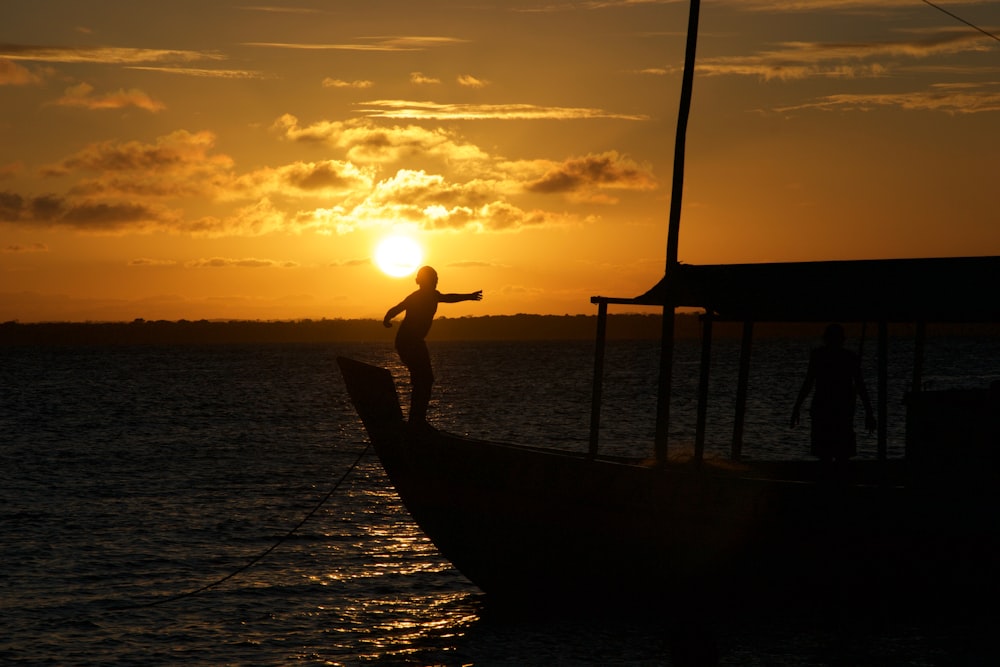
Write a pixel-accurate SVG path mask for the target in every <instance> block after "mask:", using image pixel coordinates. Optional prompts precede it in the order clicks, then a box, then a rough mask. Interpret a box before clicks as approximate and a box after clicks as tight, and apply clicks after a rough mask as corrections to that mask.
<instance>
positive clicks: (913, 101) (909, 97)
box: [776, 84, 1000, 114]
mask: <svg viewBox="0 0 1000 667" xmlns="http://www.w3.org/2000/svg"><path fill="white" fill-rule="evenodd" d="M879 107H896V108H899V109H905V110H910V111H944V112H946V113H949V114H972V113H982V112H987V111H1000V90H998V84H991V85H986V86H978V85H976V84H937V85H934V86H931V88H930V89H928V90H922V91H911V92H903V93H868V94H851V93H841V94H837V95H827V96H825V97H821V98H819V99H817V100H814V101H812V102H807V103H804V104H799V105H795V106H788V107H781V108H779V109H776V111H780V112H787V111H799V110H802V109H821V110H832V109H849V110H855V111H869V110H871V109H876V108H879Z"/></svg>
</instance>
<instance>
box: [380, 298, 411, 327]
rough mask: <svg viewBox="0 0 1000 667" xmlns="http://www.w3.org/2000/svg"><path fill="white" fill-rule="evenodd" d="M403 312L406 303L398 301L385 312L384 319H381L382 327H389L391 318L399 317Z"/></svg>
mask: <svg viewBox="0 0 1000 667" xmlns="http://www.w3.org/2000/svg"><path fill="white" fill-rule="evenodd" d="M404 310H406V302H405V301H400V302H399V303H397V304H396V305H395V306H393V307H392V308H390V309H389V310H388V311H386V313H385V317H383V318H382V325H383V326H385V327H386V328H389V327H391V326H392V318H394V317H396V315H399V314H400V313H401V312H403V311H404Z"/></svg>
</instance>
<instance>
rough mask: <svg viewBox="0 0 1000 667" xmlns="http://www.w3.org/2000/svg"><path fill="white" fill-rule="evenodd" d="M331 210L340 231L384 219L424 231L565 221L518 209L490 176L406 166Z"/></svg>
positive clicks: (493, 228)
mask: <svg viewBox="0 0 1000 667" xmlns="http://www.w3.org/2000/svg"><path fill="white" fill-rule="evenodd" d="M331 214H332V215H331V216H330V223H331V224H332V225H334V226H335V227H336V228H337V231H338V232H339V233H345V232H347V231H353V230H354V229H363V228H367V227H373V226H378V225H382V224H385V223H386V221H392V222H394V223H397V224H398V223H409V224H413V225H415V226H417V227H419V228H420V229H424V230H428V231H432V230H457V229H473V230H478V231H509V230H516V229H520V228H523V227H529V226H535V225H541V224H547V223H556V222H563V221H564V217H563V216H560V215H555V214H551V213H548V212H542V211H524V210H522V209H520V208H518V207H517V206H515V205H513V204H511V203H509V202H508V201H506V200H505V199H504V198H503V197H502V196H501V194H500V193H499V192H498V191H497V188H496V184H495V183H494V182H492V181H485V180H473V181H470V182H467V183H449V182H447V181H446V180H445V179H444V177H443V176H440V175H437V174H427V173H426V172H424V171H414V170H405V169H403V170H400V171H398V172H397V173H396V174H395V175H394V176H393V177H391V178H388V179H386V180H384V181H381V182H379V183H378V184H377V185H376V186H375V189H374V190H373V191H372V192H371V193H370V194H369V195H368V196H367V197H366V198H365V200H364V201H363V202H362V203H360V204H359V205H357V206H355V207H354V208H352V209H350V210H349V211H343V212H336V213H334V212H331Z"/></svg>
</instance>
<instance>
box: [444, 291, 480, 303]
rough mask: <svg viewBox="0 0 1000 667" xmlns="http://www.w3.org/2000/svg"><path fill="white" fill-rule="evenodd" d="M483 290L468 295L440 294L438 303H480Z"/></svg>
mask: <svg viewBox="0 0 1000 667" xmlns="http://www.w3.org/2000/svg"><path fill="white" fill-rule="evenodd" d="M482 300H483V290H476V291H475V292H469V293H468V294H442V295H441V298H440V299H439V301H441V302H442V303H458V302H459V301H482Z"/></svg>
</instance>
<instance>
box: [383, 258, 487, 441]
mask: <svg viewBox="0 0 1000 667" xmlns="http://www.w3.org/2000/svg"><path fill="white" fill-rule="evenodd" d="M437 284H438V275H437V271H435V270H434V269H432V268H431V267H429V266H424V267H422V268H421V269H420V270H419V271H417V285H419V286H420V289H418V290H417V291H416V292H413V293H412V294H410V296H408V297H406V298H405V299H403V300H402V301H401V302H399V303H398V304H396V305H395V306H393V307H392V308H390V309H389V311H388V312H387V313H386V314H385V318H384V319H383V320H382V324H384V325H385V326H386V327H392V318H394V317H396V315H399V314H400V313H402V312H404V311H406V316H405V317H404V318H403V322H402V324H400V325H399V330H398V331H397V332H396V351H397V352H398V353H399V358H400V360H401V361H402V362H403V364H404V365H405V366H406V368H407V369H408V370H409V371H410V386H411V394H410V416H409V420H410V424H411V425H412V426H423V425H425V424H426V423H427V405H428V404H429V403H430V400H431V386H432V385H433V384H434V371H433V369H432V368H431V357H430V354H429V353H428V352H427V343H426V342H425V341H424V339H425V338H426V337H427V333H428V332H429V331H430V329H431V324H432V323H433V321H434V313H436V312H437V307H438V304H439V303H458V302H459V301H481V300H482V298H483V291H482V290H478V291H476V292H470V293H469V294H441V292H439V291H438V290H437Z"/></svg>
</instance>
